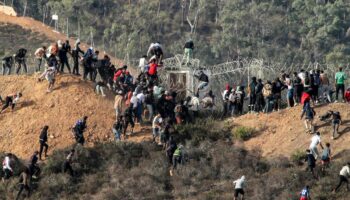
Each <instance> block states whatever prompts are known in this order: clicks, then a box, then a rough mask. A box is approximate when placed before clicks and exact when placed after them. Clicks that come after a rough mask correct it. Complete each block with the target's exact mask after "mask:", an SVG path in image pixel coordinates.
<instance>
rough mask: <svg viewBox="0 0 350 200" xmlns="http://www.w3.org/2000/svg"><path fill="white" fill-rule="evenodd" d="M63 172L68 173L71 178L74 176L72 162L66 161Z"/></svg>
mask: <svg viewBox="0 0 350 200" xmlns="http://www.w3.org/2000/svg"><path fill="white" fill-rule="evenodd" d="M63 172H64V173H66V172H68V173H69V174H70V175H71V176H74V171H73V168H72V166H71V165H70V162H68V161H65V162H64V164H63Z"/></svg>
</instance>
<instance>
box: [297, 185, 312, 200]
mask: <svg viewBox="0 0 350 200" xmlns="http://www.w3.org/2000/svg"><path fill="white" fill-rule="evenodd" d="M300 200H311V196H310V187H309V186H308V185H307V186H305V187H304V188H303V189H302V190H301V192H300Z"/></svg>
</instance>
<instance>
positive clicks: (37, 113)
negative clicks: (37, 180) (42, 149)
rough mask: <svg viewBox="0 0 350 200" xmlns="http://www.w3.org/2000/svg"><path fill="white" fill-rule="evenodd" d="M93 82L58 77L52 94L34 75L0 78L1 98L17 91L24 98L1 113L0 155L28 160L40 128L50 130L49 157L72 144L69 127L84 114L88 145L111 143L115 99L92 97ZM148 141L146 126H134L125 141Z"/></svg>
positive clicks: (111, 96)
mask: <svg viewBox="0 0 350 200" xmlns="http://www.w3.org/2000/svg"><path fill="white" fill-rule="evenodd" d="M92 85H93V83H92V82H89V81H83V80H81V78H80V77H74V76H71V75H67V74H64V75H59V76H58V77H57V80H56V86H55V89H54V91H53V92H52V93H46V88H47V82H46V81H44V82H38V81H37V79H36V76H35V75H33V76H1V77H0V95H1V96H2V97H4V96H6V95H8V94H11V93H13V92H16V91H21V92H22V93H23V98H22V99H21V100H20V103H19V104H18V105H17V106H16V109H15V111H13V112H11V109H7V110H6V111H5V112H4V113H3V114H0V152H12V153H15V154H16V155H17V156H19V157H21V158H28V157H29V156H30V155H31V154H32V153H33V152H34V151H35V150H38V149H39V135H40V131H41V129H42V127H43V126H44V125H48V126H49V127H50V128H49V141H48V143H49V146H50V147H49V154H50V153H51V152H52V151H53V150H55V149H60V148H65V147H68V146H70V145H72V144H74V143H75V140H74V138H73V136H72V131H71V127H72V126H73V125H74V124H75V122H76V121H77V120H78V119H79V118H82V117H83V116H84V115H87V116H88V117H89V119H88V122H87V125H88V128H87V131H86V132H85V134H84V135H85V138H86V141H87V146H93V145H94V144H95V143H96V142H107V141H114V135H113V133H112V130H111V128H112V125H113V123H114V121H115V111H114V109H113V104H114V96H113V95H110V96H108V97H106V98H103V97H101V96H98V95H96V94H95V92H94V90H93V87H92ZM150 138H151V131H150V129H149V127H147V126H145V127H142V129H141V128H140V126H138V125H136V128H135V135H133V136H132V137H131V138H130V139H129V140H128V141H134V142H142V141H144V140H149V139H150Z"/></svg>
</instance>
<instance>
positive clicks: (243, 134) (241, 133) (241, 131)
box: [233, 126, 255, 141]
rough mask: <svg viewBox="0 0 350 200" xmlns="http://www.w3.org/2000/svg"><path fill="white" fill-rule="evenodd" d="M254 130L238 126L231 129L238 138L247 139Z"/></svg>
mask: <svg viewBox="0 0 350 200" xmlns="http://www.w3.org/2000/svg"><path fill="white" fill-rule="evenodd" d="M254 132H255V129H254V128H250V127H244V126H240V127H237V128H235V129H234V130H233V135H234V137H235V138H236V139H239V140H244V141H246V140H249V139H250V138H251V137H252V136H253V134H254Z"/></svg>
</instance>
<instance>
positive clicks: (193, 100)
mask: <svg viewBox="0 0 350 200" xmlns="http://www.w3.org/2000/svg"><path fill="white" fill-rule="evenodd" d="M199 104H200V103H199V99H198V97H192V98H191V101H190V105H191V107H190V110H192V111H198V110H199Z"/></svg>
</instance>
